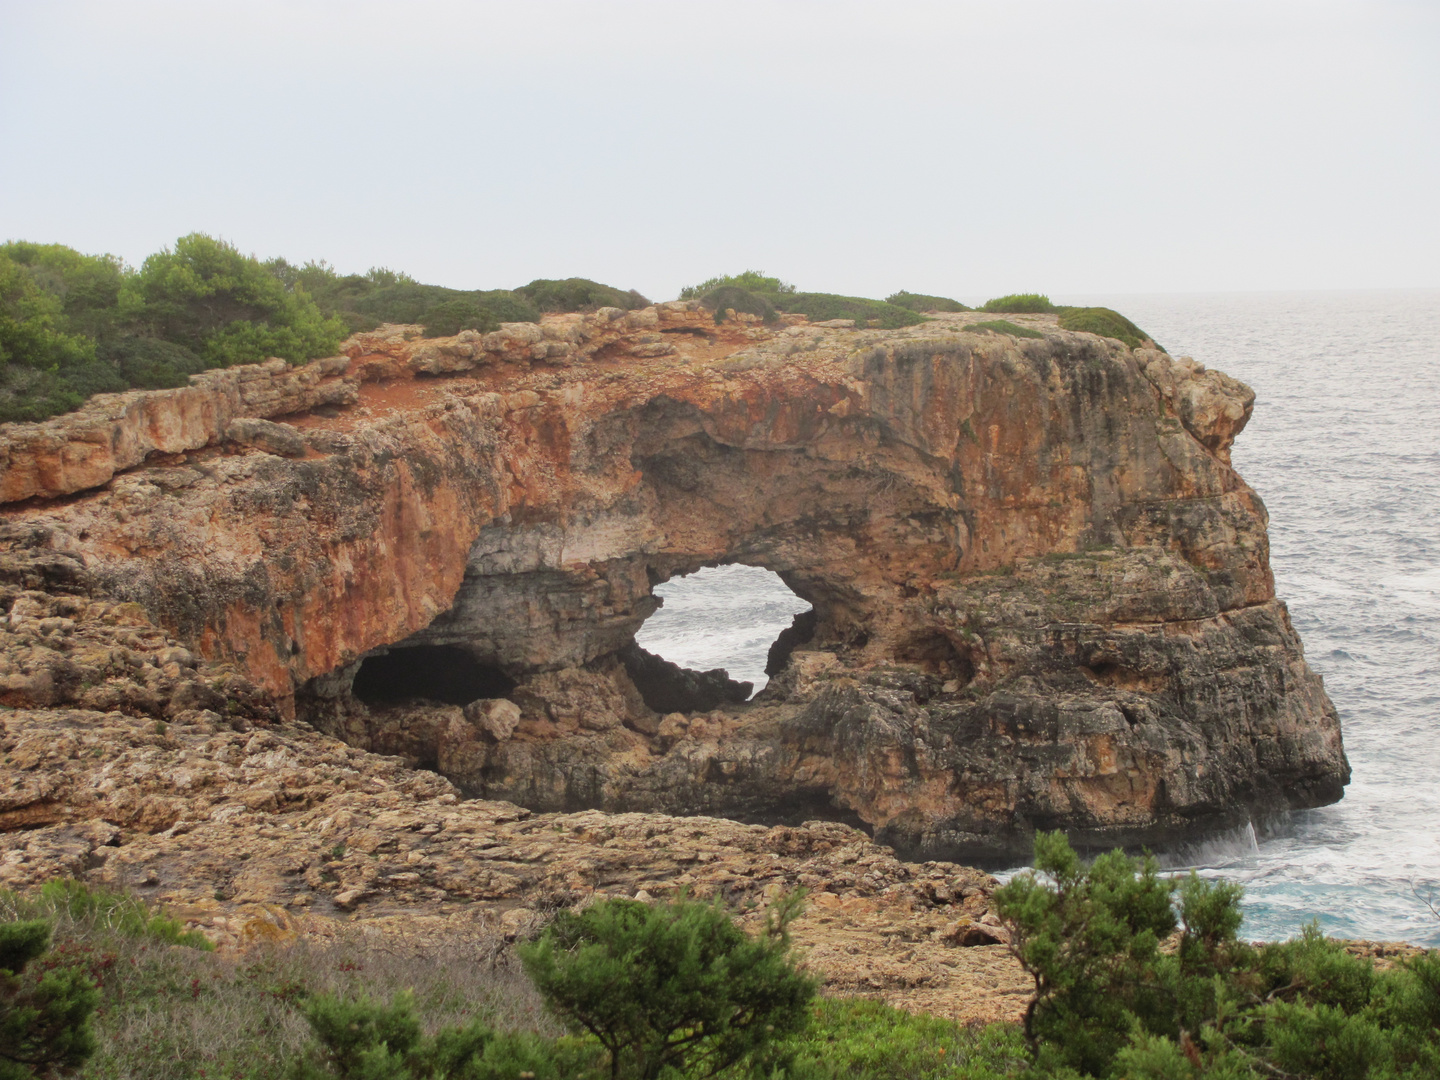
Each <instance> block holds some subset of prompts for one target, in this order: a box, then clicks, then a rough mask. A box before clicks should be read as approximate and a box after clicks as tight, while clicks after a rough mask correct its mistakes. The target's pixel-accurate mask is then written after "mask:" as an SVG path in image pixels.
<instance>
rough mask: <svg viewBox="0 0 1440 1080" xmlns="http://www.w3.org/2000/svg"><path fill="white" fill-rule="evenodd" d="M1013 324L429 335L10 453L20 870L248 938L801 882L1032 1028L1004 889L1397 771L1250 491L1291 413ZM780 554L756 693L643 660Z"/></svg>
mask: <svg viewBox="0 0 1440 1080" xmlns="http://www.w3.org/2000/svg"><path fill="white" fill-rule="evenodd" d="M979 318H980V317H979V316H975V315H971V314H955V315H945V316H940V317H937V318H935V319H933V320H931V321H929V322H926V323H925V324H923V325H920V326H915V327H909V328H907V329H904V330H894V331H882V330H870V329H863V328H862V329H857V328H855V327H854V326H853V325H846V324H838V323H837V324H822V325H812V324H809V323H807V322H806V321H805V320H804V319H803V318H801V317H794V316H786V317H784V318H783V319H782V320H781V321H780V322H779V323H777V324H773V325H765V324H762V323H760V322H759V321H758V320H750V319H747V318H746V317H744V316H738V317H733V318H730V319H727V320H725V321H724V322H721V323H716V321H715V319H714V318H713V317H712V314H711V313H710V312H707V311H705V310H702V309H701V308H700V307H699V306H698V305H696V304H693V303H675V304H666V305H660V306H658V307H650V308H645V309H642V310H639V311H633V312H623V311H620V310H618V309H601V310H600V311H599V312H596V313H594V314H588V315H564V316H546V317H545V318H544V319H542V321H541V322H540V323H539V324H528V323H527V324H506V325H505V326H503V327H502V328H501V329H500V330H498V331H496V332H494V333H491V334H484V335H482V334H478V333H474V332H466V333H463V334H461V335H459V336H458V337H455V338H448V339H438V340H436V339H428V340H427V339H422V338H420V337H419V336H418V335H417V334H416V333H415V328H406V327H396V326H390V327H383V328H382V329H381V330H379V331H376V332H374V333H369V334H361V335H357V336H355V337H353V338H351V339H350V340H349V341H348V342H347V343H346V346H345V355H343V356H339V357H335V358H331V359H327V360H322V361H316V362H314V363H312V364H310V365H308V366H305V367H302V368H298V369H297V368H290V367H288V366H287V365H285V364H283V363H282V362H278V361H276V362H272V363H270V364H267V365H261V366H257V367H252V368H235V369H229V370H226V371H218V372H210V373H206V374H205V375H203V376H197V377H195V378H194V379H193V380H192V385H191V386H189V387H187V388H184V389H181V390H174V391H148V392H147V391H136V392H131V393H127V394H120V395H105V396H100V397H96V398H94V399H92V401H91V403H90V404H89V405H87V406H86V408H84V409H83V410H81V411H80V412H77V413H72V414H68V415H66V416H63V417H58V418H56V419H54V420H51V421H47V422H45V423H42V424H34V425H8V426H6V427H4V428H0V498H3V499H4V500H5V502H6V505H5V507H4V508H3V510H0V528H3V537H0V547H3V549H4V550H3V552H0V580H3V582H4V584H3V586H0V608H3V610H4V612H5V613H6V614H5V621H4V622H3V623H0V636H3V640H0V702H3V703H4V704H6V705H7V706H9V710H8V711H6V712H4V713H3V714H0V722H3V725H4V734H3V738H4V749H5V751H6V755H7V756H6V758H5V782H4V787H3V793H0V828H3V829H4V830H5V832H4V834H3V837H0V841H3V847H4V851H5V855H4V858H3V862H0V883H4V884H14V885H25V884H31V883H34V882H37V881H40V880H43V879H45V878H46V877H51V876H55V875H57V874H72V875H78V876H87V877H91V878H94V879H96V880H101V881H107V882H118V883H123V884H127V885H130V886H132V887H135V888H138V889H142V890H149V891H150V894H151V895H153V896H154V897H155V898H156V899H158V900H163V901H165V902H167V903H169V904H171V905H173V906H176V907H177V908H178V909H180V910H183V911H185V912H188V913H189V917H190V918H192V920H193V921H195V922H196V923H197V924H199V925H203V926H205V927H206V928H207V929H208V931H209V932H210V933H212V935H215V936H217V937H220V938H221V939H222V940H235V941H240V940H243V939H244V937H245V935H247V934H248V935H257V934H258V935H262V936H263V935H267V934H270V935H274V934H282V935H283V934H287V933H294V932H302V931H303V932H322V931H321V930H320V929H317V927H321V926H323V922H324V920H325V919H326V918H328V917H331V916H336V915H343V916H344V917H346V918H350V919H364V920H368V921H372V922H374V923H375V924H376V925H377V926H384V925H388V921H393V922H395V923H396V924H403V925H404V927H405V928H406V932H409V933H421V932H436V933H440V932H444V928H445V927H446V926H450V925H453V924H455V922H456V920H461V921H463V920H464V919H469V918H494V919H508V920H510V922H511V923H513V924H514V925H516V926H517V927H519V926H521V925H523V924H524V922H525V920H526V919H529V918H533V917H539V916H540V915H541V914H543V911H544V910H545V909H546V907H547V906H549V907H553V906H554V905H557V904H565V903H573V902H576V901H577V900H580V899H583V898H584V896H586V895H590V894H593V893H595V892H597V891H598V892H623V893H625V894H627V895H636V894H637V893H643V894H646V895H652V896H655V895H661V894H663V893H665V892H667V891H671V890H674V889H680V888H688V889H690V890H691V891H692V892H696V893H699V894H700V895H705V894H707V893H709V894H714V893H720V894H722V895H724V896H725V897H726V898H727V899H729V900H731V901H733V902H734V903H735V904H736V906H737V907H739V908H741V909H744V908H746V907H747V906H751V907H753V906H756V905H758V904H759V903H761V902H763V900H764V898H765V897H766V896H767V895H773V893H774V891H776V890H779V889H784V888H790V887H794V886H797V885H800V886H805V887H807V888H808V889H810V890H811V895H812V902H811V913H810V915H809V916H808V917H807V920H806V926H808V927H809V929H805V928H804V927H802V934H801V941H802V943H807V944H808V945H809V946H810V947H811V949H812V953H813V956H814V958H815V962H816V963H817V964H818V965H819V966H820V968H821V969H822V970H824V971H825V972H826V974H827V977H829V978H830V979H831V982H832V984H833V985H837V986H847V985H851V984H854V986H855V987H856V988H859V989H863V988H865V986H867V985H868V986H870V987H871V988H872V989H882V990H885V991H886V992H887V993H890V994H891V995H892V996H894V997H896V999H897V1000H901V1001H902V1002H905V1003H909V1004H913V1005H915V1006H916V1007H925V1008H934V1010H935V1011H951V1012H954V1007H953V1006H946V1007H945V1008H941V1007H940V1006H939V1005H938V1004H937V1003H939V1002H940V1001H941V999H942V998H945V999H947V1000H948V998H953V997H954V994H955V990H956V988H957V986H958V985H959V984H960V983H965V980H967V979H968V980H971V983H965V985H971V984H972V983H973V985H974V986H975V987H978V988H981V989H985V990H986V992H987V993H989V994H990V1000H994V1001H997V1002H1000V1003H1001V1004H1000V1005H997V1006H996V1007H997V1008H998V1009H999V1012H996V1013H995V1015H1009V1014H1010V1013H1009V1012H1007V1011H1006V1010H1007V1009H1008V1010H1012V1011H1013V1007H1014V1004H1015V1003H1016V1002H1019V1001H1021V1000H1023V995H1024V993H1025V991H1026V989H1027V988H1026V987H1025V986H1024V985H1023V984H1020V983H1019V982H1018V972H1017V971H1016V970H1015V969H1014V968H1012V967H1008V966H1006V964H1005V962H1004V960H1003V957H1002V956H999V955H998V954H999V953H1003V949H1002V948H1001V947H1000V946H999V945H996V944H995V942H998V941H1000V940H1001V939H1002V937H1003V931H1001V930H1000V929H999V928H998V927H997V926H996V925H995V920H994V917H993V915H990V914H989V908H988V896H989V890H990V888H991V885H992V882H991V880H990V879H988V878H987V877H986V876H985V875H983V874H981V873H979V872H977V871H972V870H965V869H963V868H962V867H961V866H959V865H956V862H958V861H972V862H973V861H976V860H991V861H999V860H1012V859H1017V858H1020V857H1023V856H1024V855H1025V854H1026V853H1027V852H1028V841H1029V837H1030V836H1031V835H1032V834H1033V832H1034V831H1035V830H1036V829H1041V828H1045V829H1049V828H1063V829H1066V830H1067V831H1068V832H1069V833H1070V834H1071V836H1072V837H1073V838H1074V839H1075V841H1076V842H1077V843H1078V844H1080V845H1089V846H1100V845H1107V846H1109V845H1115V844H1127V845H1135V844H1149V845H1152V846H1156V845H1163V844H1166V843H1170V842H1174V841H1178V840H1182V839H1187V838H1193V837H1194V836H1196V835H1198V834H1201V833H1204V832H1206V831H1211V830H1217V829H1221V828H1226V827H1229V826H1233V825H1236V824H1241V823H1243V822H1244V821H1246V820H1248V819H1250V818H1251V817H1255V816H1259V815H1266V814H1271V813H1275V812H1281V811H1285V810H1289V809H1292V808H1299V807H1308V806H1316V805H1320V804H1323V803H1327V802H1331V801H1334V800H1335V799H1337V798H1338V797H1339V796H1340V794H1341V791H1342V788H1343V785H1344V784H1345V783H1346V781H1347V780H1348V774H1349V770H1348V765H1347V763H1346V761H1345V757H1344V753H1343V749H1342V746H1341V738H1340V729H1339V723H1338V719H1337V717H1336V714H1335V710H1334V708H1333V706H1332V705H1331V703H1330V701H1329V699H1328V698H1327V697H1326V695H1325V693H1324V690H1323V688H1322V686H1321V684H1320V680H1319V678H1318V676H1316V675H1315V674H1314V673H1313V672H1312V671H1311V670H1310V669H1309V668H1308V667H1307V666H1306V664H1305V661H1304V658H1303V653H1302V650H1301V645H1300V641H1299V639H1298V637H1297V636H1296V634H1295V632H1294V630H1293V628H1292V627H1291V625H1290V622H1289V618H1288V616H1287V614H1286V610H1285V607H1284V604H1283V602H1282V601H1280V600H1279V599H1277V598H1276V596H1275V593H1274V582H1273V578H1272V576H1271V574H1270V569H1269V564H1268V547H1267V538H1266V515H1265V510H1264V506H1263V504H1262V503H1261V501H1260V499H1259V498H1258V497H1257V496H1256V494H1255V493H1254V492H1253V491H1251V489H1250V488H1249V487H1247V486H1246V484H1245V483H1244V481H1243V480H1242V479H1241V478H1240V477H1239V476H1238V475H1237V474H1236V472H1235V471H1234V470H1233V469H1232V468H1231V466H1230V461H1229V449H1230V446H1231V443H1232V442H1233V440H1234V438H1235V437H1236V435H1237V434H1239V432H1240V431H1241V429H1242V428H1243V427H1244V425H1245V423H1246V421H1247V420H1248V418H1249V416H1250V411H1251V407H1252V404H1253V400H1254V395H1253V393H1252V392H1251V391H1250V390H1249V389H1248V388H1246V387H1245V386H1243V385H1242V384H1240V383H1238V382H1236V381H1235V380H1233V379H1231V378H1229V377H1227V376H1225V375H1223V374H1221V373H1218V372H1214V371H1209V370H1206V369H1205V368H1204V367H1203V366H1202V365H1200V364H1197V363H1195V362H1193V361H1190V360H1186V359H1183V358H1181V359H1177V358H1173V357H1171V356H1169V355H1167V354H1165V353H1163V352H1161V351H1159V350H1156V349H1148V348H1135V349H1131V348H1128V347H1127V346H1125V345H1124V344H1122V343H1121V342H1118V341H1115V340H1111V339H1103V338H1099V337H1096V336H1093V335H1089V334H1081V333H1074V332H1069V331H1064V330H1061V329H1059V328H1058V326H1057V325H1056V321H1055V319H1054V317H1053V316H1018V317H1016V318H1015V321H1016V322H1017V323H1021V324H1024V325H1025V326H1026V327H1027V328H1029V329H1031V330H1033V331H1035V332H1036V333H1037V334H1038V336H1036V337H1015V336H1011V335H1008V334H996V333H993V332H985V331H977V330H973V329H970V324H971V323H973V322H975V321H977V320H978V319H979ZM734 562H740V563H746V564H750V565H755V566H762V567H765V568H768V569H771V570H774V571H776V572H777V573H779V574H780V576H781V577H782V578H783V579H784V580H785V582H786V583H787V584H788V585H789V586H790V587H791V588H792V589H793V590H794V591H795V592H796V593H797V594H799V595H800V596H801V597H803V598H804V599H805V600H807V601H809V602H810V603H811V604H812V605H813V607H814V611H813V613H811V614H809V615H807V616H801V617H798V618H797V620H796V624H795V625H794V626H793V627H792V628H791V629H790V630H789V631H787V632H786V633H785V634H784V635H782V637H781V640H780V641H779V642H777V644H776V646H775V648H773V649H772V651H771V657H770V670H771V672H772V674H773V678H772V680H771V683H770V685H769V686H768V687H767V688H766V689H765V691H764V692H763V693H762V694H760V695H759V696H758V697H757V698H755V699H754V700H751V701H744V700H743V698H744V694H743V692H742V691H740V690H739V689H738V688H737V687H736V686H734V685H733V684H730V683H729V682H728V680H725V679H723V678H717V677H715V676H713V675H712V676H704V677H702V676H698V675H697V674H696V673H687V672H684V671H681V670H680V669H678V668H675V667H674V665H670V664H668V663H667V662H665V661H663V660H660V659H659V658H656V657H652V656H650V655H649V654H646V653H644V652H643V650H640V649H639V648H638V646H637V645H636V644H635V641H634V638H635V633H636V631H637V630H638V629H639V627H640V625H641V623H642V622H643V621H644V619H645V618H646V617H647V616H648V615H649V614H651V613H652V612H653V611H654V610H655V608H656V606H657V601H656V599H655V598H654V596H653V595H652V589H653V587H654V586H655V585H656V584H658V583H660V582H662V581H665V580H666V579H668V578H670V577H672V576H674V575H676V574H684V573H689V572H691V571H694V570H696V569H698V568H700V567H703V566H708V565H716V564H722V563H734ZM891 849H893V850H891ZM902 859H903V860H928V861H923V862H921V861H909V862H906V861H901V860H902ZM937 860H954V861H937ZM825 920H829V922H826V921H825ZM267 928H268V929H267ZM807 935H809V936H808V938H807ZM846 935H851V936H850V937H848V938H847V937H846ZM862 943H863V944H862ZM967 945H970V946H975V947H974V948H964V947H963V946H967ZM827 950H828V951H827ZM887 950H888V951H887ZM857 955H858V956H861V957H862V958H864V962H863V963H861V962H860V961H858V960H857V959H856V957H857ZM987 955H990V956H992V957H993V958H994V962H993V963H990V962H988V961H984V959H983V958H984V957H985V956H987ZM962 958H970V959H962ZM847 980H849V982H848V983H847ZM866 980H872V981H871V982H869V983H867V982H866ZM957 980H958V983H957ZM1007 980H1008V981H1007ZM987 988H988V989H987ZM907 994H909V995H912V996H911V997H909V998H907V997H906V995H907ZM997 994H998V995H999V996H998V997H997V996H996V995H997ZM914 995H919V997H915V996H914ZM927 995H928V996H927ZM947 995H948V998H947ZM931 998H933V999H934V1000H933V1001H931V1000H930V999H931ZM977 1015H978V1014H977Z"/></svg>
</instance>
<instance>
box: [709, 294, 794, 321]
mask: <svg viewBox="0 0 1440 1080" xmlns="http://www.w3.org/2000/svg"><path fill="white" fill-rule="evenodd" d="M700 304H701V306H702V307H704V308H705V310H706V311H711V312H714V314H715V321H716V322H717V323H721V322H724V321H725V313H726V312H727V311H736V312H743V313H744V314H746V315H758V316H759V317H760V318H762V319H764V320H765V321H766V322H767V323H773V322H775V321H776V320H777V319H779V318H780V314H779V312H777V311H776V310H775V305H774V304H772V303H770V301H769V300H766V299H765V297H763V296H760V295H758V294H757V293H752V292H747V291H746V290H745V289H742V288H740V286H738V285H721V286H720V287H719V288H718V289H711V290H710V291H709V292H708V293H706V294H705V295H704V296H702V297H701V298H700Z"/></svg>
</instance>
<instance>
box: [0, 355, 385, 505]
mask: <svg viewBox="0 0 1440 1080" xmlns="http://www.w3.org/2000/svg"><path fill="white" fill-rule="evenodd" d="M348 366H349V359H348V358H347V357H344V356H334V357H328V358H326V359H323V360H315V361H312V362H311V363H309V364H306V365H304V366H302V367H298V368H296V367H291V366H290V365H289V364H287V363H286V362H285V361H284V360H270V361H267V362H266V363H264V364H255V365H250V366H246V367H237V368H230V369H228V370H222V371H206V372H202V373H201V374H199V375H192V376H191V377H190V385H189V386H186V387H182V388H180V389H178V390H131V391H128V392H127V393H123V394H96V395H95V396H94V397H92V398H91V399H90V400H89V401H88V402H86V403H85V405H84V406H83V407H82V408H80V409H79V410H78V411H76V412H73V413H66V414H64V415H63V416H57V417H55V418H54V419H51V420H46V421H44V422H43V423H39V424H3V425H0V503H6V502H17V501H20V500H22V499H30V498H41V499H54V498H58V497H60V496H63V495H70V494H73V493H74V492H77V491H84V490H86V489H87V488H94V487H98V486H100V485H101V484H104V483H106V482H108V481H109V480H110V478H111V477H113V476H114V475H115V474H116V473H119V472H123V471H125V470H126V469H131V468H134V467H135V466H136V465H139V464H141V463H142V462H144V461H145V460H146V459H147V458H149V457H151V455H157V454H158V455H164V454H183V453H185V452H186V451H189V450H199V449H201V448H202V447H206V446H209V445H211V444H213V443H216V442H220V441H223V440H224V439H225V438H226V437H227V429H228V428H230V427H231V426H232V422H236V421H239V420H241V418H245V417H258V418H264V417H269V416H283V415H288V414H292V413H299V412H309V411H310V410H312V409H316V408H321V407H324V406H339V405H351V404H354V402H355V399H356V397H357V394H358V389H357V386H356V383H355V380H354V379H350V378H347V377H345V375H344V372H345V370H346V368H347V367H348ZM251 428H253V424H252V425H251V426H250V427H249V428H247V427H246V426H245V425H243V424H242V425H241V428H240V430H241V431H242V432H243V431H246V430H250V429H251ZM255 430H259V429H255ZM232 437H233V436H232Z"/></svg>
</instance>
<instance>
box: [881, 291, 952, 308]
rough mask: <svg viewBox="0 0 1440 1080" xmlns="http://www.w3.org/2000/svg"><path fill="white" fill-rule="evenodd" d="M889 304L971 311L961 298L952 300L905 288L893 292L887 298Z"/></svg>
mask: <svg viewBox="0 0 1440 1080" xmlns="http://www.w3.org/2000/svg"><path fill="white" fill-rule="evenodd" d="M885 302H886V303H887V304H894V305H896V306H897V307H903V308H909V309H910V310H911V311H921V312H926V311H969V310H970V309H969V308H968V307H966V306H965V305H964V304H962V303H960V301H959V300H951V299H950V298H949V297H948V296H926V295H925V294H924V293H912V292H905V291H904V290H902V291H900V292H897V293H891V294H890V295H889V296H887V297H886V298H885Z"/></svg>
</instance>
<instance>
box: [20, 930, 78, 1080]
mask: <svg viewBox="0 0 1440 1080" xmlns="http://www.w3.org/2000/svg"><path fill="white" fill-rule="evenodd" d="M49 948H50V924H49V923H47V922H45V921H44V920H43V919H32V920H24V921H10V922H3V923H0V1080H21V1078H23V1077H36V1076H50V1075H53V1073H54V1070H56V1069H65V1070H68V1069H73V1068H75V1067H77V1066H79V1065H80V1064H81V1063H82V1062H84V1061H85V1060H86V1059H87V1058H89V1057H90V1056H91V1055H92V1054H93V1053H94V1052H95V1037H94V1035H93V1034H92V1033H91V1031H90V1014H91V1013H93V1012H94V1011H95V1007H96V1005H97V1004H99V995H98V994H97V993H96V990H95V984H94V983H93V982H92V981H91V980H90V979H89V978H88V977H87V976H86V975H85V973H84V972H83V971H81V970H80V969H78V968H75V967H64V966H56V967H50V968H48V969H47V970H45V971H44V972H43V974H41V975H40V977H39V978H36V977H34V974H33V973H32V972H30V971H27V969H28V968H29V967H30V965H31V963H32V962H34V961H37V960H41V958H42V957H44V956H45V954H46V952H48V951H49Z"/></svg>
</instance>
